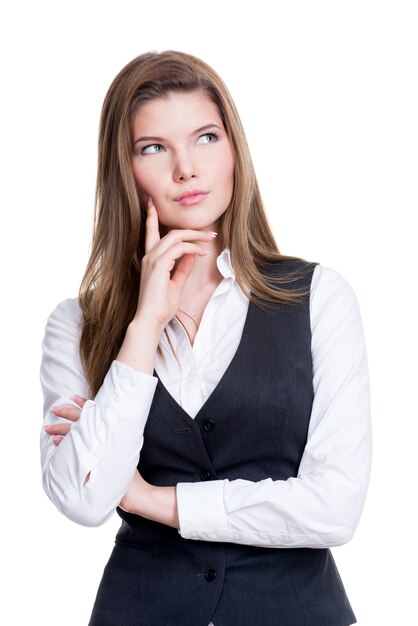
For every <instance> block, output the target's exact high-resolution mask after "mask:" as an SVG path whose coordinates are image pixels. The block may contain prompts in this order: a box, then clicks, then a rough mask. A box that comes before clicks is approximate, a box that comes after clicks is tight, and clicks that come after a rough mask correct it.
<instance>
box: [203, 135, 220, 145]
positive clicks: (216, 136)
mask: <svg viewBox="0 0 418 626" xmlns="http://www.w3.org/2000/svg"><path fill="white" fill-rule="evenodd" d="M200 137H215V139H212V140H211V141H207V142H206V143H214V142H215V141H216V140H217V138H218V135H217V134H216V133H206V134H205V135H200ZM200 137H199V139H200Z"/></svg>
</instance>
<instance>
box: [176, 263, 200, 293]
mask: <svg viewBox="0 0 418 626" xmlns="http://www.w3.org/2000/svg"><path fill="white" fill-rule="evenodd" d="M197 256H198V255H197V254H185V255H184V256H183V257H182V258H181V259H180V261H179V262H178V264H177V267H176V269H175V270H174V272H173V275H172V276H171V280H172V281H173V283H175V284H176V285H177V286H178V288H179V289H180V290H182V289H183V287H184V285H185V283H186V280H187V279H188V278H189V276H190V274H191V272H192V269H193V267H194V263H195V260H196V257H197Z"/></svg>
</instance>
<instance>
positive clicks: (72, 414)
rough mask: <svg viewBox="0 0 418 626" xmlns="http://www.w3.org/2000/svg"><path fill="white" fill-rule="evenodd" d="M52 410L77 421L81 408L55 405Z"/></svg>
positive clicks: (56, 413)
mask: <svg viewBox="0 0 418 626" xmlns="http://www.w3.org/2000/svg"><path fill="white" fill-rule="evenodd" d="M51 411H52V412H53V413H54V415H58V416H59V417H65V419H68V420H72V421H73V422H75V421H77V420H78V419H79V418H80V413H81V409H78V408H76V407H72V406H53V407H52V408H51Z"/></svg>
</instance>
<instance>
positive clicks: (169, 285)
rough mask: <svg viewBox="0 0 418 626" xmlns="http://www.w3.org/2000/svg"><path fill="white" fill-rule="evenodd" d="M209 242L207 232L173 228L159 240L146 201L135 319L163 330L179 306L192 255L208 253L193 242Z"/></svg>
mask: <svg viewBox="0 0 418 626" xmlns="http://www.w3.org/2000/svg"><path fill="white" fill-rule="evenodd" d="M212 239H213V235H211V234H209V232H208V231H201V230H191V229H173V230H171V231H170V232H168V233H167V234H166V235H164V237H162V238H160V232H159V227H158V214H157V209H156V207H155V205H154V203H153V202H152V200H150V201H149V203H148V211H147V219H146V223H145V255H144V256H143V258H142V262H141V283H140V289H139V297H138V307H137V311H136V314H135V318H139V317H141V318H145V319H151V320H152V321H153V322H155V323H156V324H157V326H159V327H161V328H162V329H164V328H165V327H166V325H167V324H168V323H169V321H170V320H171V319H172V318H173V317H174V316H175V314H176V313H177V311H178V309H179V307H180V300H181V294H182V291H183V287H184V285H185V283H186V281H187V279H188V277H189V276H190V273H191V271H192V269H193V266H194V263H195V259H196V255H199V256H205V255H206V254H208V251H207V250H205V249H204V247H202V246H200V245H199V244H197V243H194V241H196V240H199V241H206V242H208V241H211V240H212ZM180 257H182V258H181V260H180V261H179V262H178V264H177V266H176V269H175V271H174V273H173V275H172V276H171V271H172V269H173V267H174V265H175V264H176V262H177V261H178V259H179V258H180Z"/></svg>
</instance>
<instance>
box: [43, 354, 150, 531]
mask: <svg viewBox="0 0 418 626" xmlns="http://www.w3.org/2000/svg"><path fill="white" fill-rule="evenodd" d="M156 383H157V379H156V378H155V377H151V376H149V375H145V374H143V373H140V372H135V371H134V370H132V369H130V368H129V367H126V366H124V365H123V364H121V363H118V362H114V363H113V364H112V366H111V368H110V370H109V372H108V374H107V376H106V378H105V381H104V384H103V385H102V387H101V389H100V390H99V393H98V394H97V395H96V398H95V399H94V401H92V400H89V401H88V402H86V404H85V405H84V407H83V409H82V412H81V415H80V419H79V420H78V421H77V422H76V423H74V424H73V425H72V427H71V430H70V432H69V433H68V434H67V435H66V436H65V438H64V440H63V441H61V443H60V445H59V446H58V447H57V446H56V445H55V444H54V443H53V441H52V439H51V437H50V436H49V435H48V434H47V433H46V432H45V431H44V430H42V435H41V462H42V477H43V486H44V490H45V492H46V493H47V495H48V497H49V498H50V499H51V500H52V502H53V503H54V504H55V505H56V506H57V508H58V509H59V510H60V511H61V512H62V513H63V514H64V515H66V516H67V517H68V518H69V519H71V520H73V521H75V522H76V523H79V524H82V525H86V526H99V525H100V524H103V523H104V522H105V521H106V520H107V519H109V517H110V516H111V515H112V514H113V512H114V510H115V508H116V506H117V505H118V503H119V501H120V499H121V498H122V497H123V494H124V493H125V491H126V490H127V488H128V487H129V484H130V482H131V480H132V476H133V474H134V471H135V469H136V466H137V463H138V459H139V454H140V450H141V448H142V444H143V431H144V427H145V424H146V420H147V417H148V413H149V409H150V406H151V403H152V399H153V395H154V391H155V387H156ZM67 403H68V400H67ZM57 421H58V418H56V417H55V416H53V414H52V413H51V412H47V413H46V417H45V420H44V423H57ZM89 472H90V478H89V480H88V482H87V483H86V482H85V478H86V475H87V474H88V473H89Z"/></svg>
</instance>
